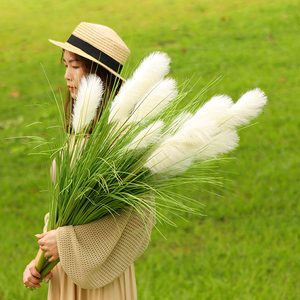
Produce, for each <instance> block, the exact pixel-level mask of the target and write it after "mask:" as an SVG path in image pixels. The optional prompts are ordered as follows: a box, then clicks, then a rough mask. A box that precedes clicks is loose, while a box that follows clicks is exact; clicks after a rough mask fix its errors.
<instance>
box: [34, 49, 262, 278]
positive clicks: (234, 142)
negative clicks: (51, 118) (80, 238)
mask: <svg viewBox="0 0 300 300" xmlns="http://www.w3.org/2000/svg"><path fill="white" fill-rule="evenodd" d="M169 64H170V58H169V57H168V56H167V55H166V54H164V53H160V52H156V53H153V54H151V55H150V56H149V57H147V58H146V59H144V61H143V62H142V63H141V64H140V66H139V67H138V69H137V70H136V71H135V72H134V73H133V75H132V77H131V78H130V79H128V80H127V81H126V82H125V83H123V85H122V87H121V89H120V90H119V92H118V94H117V95H116V96H115V97H114V96H112V97H111V99H109V101H108V104H107V105H106V107H105V108H104V110H103V112H102V114H101V117H100V118H99V119H98V121H97V123H96V124H95V125H93V126H94V127H93V130H92V132H91V130H90V129H91V126H92V125H91V124H92V121H93V120H94V118H95V116H96V112H97V108H98V107H99V105H100V103H101V99H102V94H103V93H104V91H103V85H102V83H101V81H100V79H99V78H97V77H96V76H95V75H89V76H87V77H86V78H84V79H82V81H81V85H80V87H79V91H78V96H77V99H76V102H75V106H74V110H73V116H72V128H73V129H72V130H73V133H72V134H68V135H66V136H65V137H64V140H63V141H62V142H61V144H60V145H58V146H57V147H56V149H55V151H53V153H54V154H53V158H54V161H55V164H56V170H55V172H54V173H55V174H53V175H54V176H53V181H52V182H51V185H50V218H49V222H48V230H51V229H55V228H57V227H60V226H65V225H81V224H86V223H88V222H91V221H94V220H97V219H100V218H101V217H103V216H105V215H107V214H112V213H114V212H116V211H118V210H120V209H123V208H124V207H126V206H131V207H133V209H135V210H136V211H138V212H139V213H140V214H142V215H143V211H144V210H143V209H144V208H147V209H148V210H150V211H153V213H155V214H156V217H157V219H158V220H163V221H167V222H171V221H170V220H168V219H167V218H166V217H165V215H164V214H163V211H162V209H166V210H170V211H175V212H176V211H181V212H182V211H183V212H190V213H201V209H200V203H199V204H197V203H196V205H194V204H195V201H193V200H192V199H188V198H187V197H185V196H184V195H182V194H178V193H176V192H175V191H174V189H173V187H174V186H176V185H178V184H182V182H184V183H185V184H187V185H190V186H196V185H197V184H199V183H201V182H205V181H209V182H214V181H215V178H214V177H211V176H210V175H209V174H207V173H206V172H205V165H206V163H207V161H211V160H214V159H216V158H218V157H220V156H221V155H223V154H225V153H228V152H230V151H232V150H234V149H235V148H236V147H237V146H238V141H239V137H238V134H237V128H238V127H240V126H244V125H247V124H249V123H250V122H251V120H252V119H253V118H255V117H256V116H258V115H259V114H260V113H261V111H262V109H263V107H264V106H265V104H266V102H267V98H266V96H265V94H264V93H263V92H262V91H261V90H259V89H254V90H252V91H248V92H246V93H245V94H244V95H243V96H242V97H241V98H240V99H239V100H238V101H237V102H236V103H234V102H233V101H232V100H231V99H230V97H228V96H225V95H220V96H215V97H213V98H212V99H210V100H209V101H207V102H206V103H205V104H204V105H203V106H201V107H200V104H199V103H201V101H199V98H198V97H195V98H194V99H193V100H191V101H190V102H189V103H188V104H186V105H185V106H184V107H183V106H182V99H183V98H184V97H185V95H186V94H185V92H179V91H178V89H177V86H176V82H175V80H174V79H171V78H168V77H166V75H167V74H168V72H169ZM90 132H91V133H90ZM153 196H154V197H155V205H154V203H153V201H152V200H149V197H153ZM192 202H193V203H192ZM143 217H146V215H143ZM56 263H57V262H56ZM54 265H55V263H48V261H47V260H46V259H45V258H44V255H43V254H42V255H41V256H40V259H39V262H38V266H37V268H38V271H40V272H41V273H42V277H43V276H45V275H46V274H47V273H48V272H49V271H50V269H51V268H52V267H53V266H54Z"/></svg>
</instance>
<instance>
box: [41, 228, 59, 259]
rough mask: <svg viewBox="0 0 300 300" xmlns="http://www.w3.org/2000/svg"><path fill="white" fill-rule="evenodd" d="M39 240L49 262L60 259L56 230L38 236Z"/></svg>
mask: <svg viewBox="0 0 300 300" xmlns="http://www.w3.org/2000/svg"><path fill="white" fill-rule="evenodd" d="M36 237H37V238H38V239H39V241H38V244H39V245H40V249H41V250H42V251H44V252H45V257H46V258H47V257H49V261H55V260H57V259H58V258H59V254H58V250H57V241H56V230H55V229H54V230H50V231H48V232H45V233H42V234H37V235H36Z"/></svg>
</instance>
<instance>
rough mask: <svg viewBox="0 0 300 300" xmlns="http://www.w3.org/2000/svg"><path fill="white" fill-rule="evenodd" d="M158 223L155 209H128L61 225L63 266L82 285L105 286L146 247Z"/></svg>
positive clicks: (58, 232)
mask: <svg viewBox="0 0 300 300" xmlns="http://www.w3.org/2000/svg"><path fill="white" fill-rule="evenodd" d="M154 224H155V216H154V213H153V212H149V211H148V212H147V213H146V214H145V217H142V216H141V215H140V214H139V213H137V212H136V210H134V209H132V208H127V209H124V210H123V211H121V212H120V213H115V214H113V215H107V216H105V217H103V218H101V219H99V220H97V221H94V222H91V223H88V224H85V225H79V226H64V227H59V228H58V229H57V246H58V252H59V256H60V262H61V266H62V268H63V269H64V271H65V272H66V274H67V275H68V276H69V277H70V278H71V279H72V280H73V281H74V283H75V284H77V285H78V286H80V287H81V288H84V289H94V288H99V287H103V286H105V285H107V284H108V283H110V282H112V281H113V280H114V279H115V278H117V277H119V276H120V275H121V274H122V273H123V272H124V271H125V270H126V269H127V268H128V267H129V266H130V265H131V264H132V262H134V261H135V260H136V259H137V258H138V257H139V256H140V255H141V254H142V253H143V252H144V251H145V250H146V248H147V246H148V243H149V239H150V234H151V230H152V227H153V226H154Z"/></svg>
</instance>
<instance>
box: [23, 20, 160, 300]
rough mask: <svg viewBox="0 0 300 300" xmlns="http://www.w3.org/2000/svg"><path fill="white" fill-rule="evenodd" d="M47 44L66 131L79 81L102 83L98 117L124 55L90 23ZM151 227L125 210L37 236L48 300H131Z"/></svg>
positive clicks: (109, 34) (34, 284)
mask: <svg viewBox="0 0 300 300" xmlns="http://www.w3.org/2000/svg"><path fill="white" fill-rule="evenodd" d="M50 42H51V43H53V44H55V45H57V46H59V47H61V48H62V49H63V62H64V64H65V66H66V73H65V80H66V81H67V87H68V89H69V94H70V95H69V97H67V101H66V105H65V113H66V129H67V130H68V131H70V129H71V128H70V124H71V122H70V116H71V113H72V108H73V104H74V99H76V95H77V91H78V86H79V83H80V81H81V78H82V77H83V76H86V75H87V74H89V73H90V72H91V73H96V74H97V75H98V76H99V77H100V78H101V80H102V82H103V83H104V86H105V94H104V96H103V97H104V98H103V101H102V107H100V108H99V111H98V114H100V115H101V111H102V109H103V105H106V103H107V100H108V99H109V97H110V95H111V92H112V91H113V90H114V92H116V91H118V89H119V87H120V85H121V83H122V81H123V80H124V79H123V78H122V77H121V76H120V72H121V69H122V66H123V65H124V63H125V61H126V59H127V58H128V56H129V55H130V51H129V49H128V48H127V46H126V45H125V43H124V42H123V41H122V39H121V38H120V37H119V36H118V35H117V34H116V33H115V32H114V31H113V30H112V29H110V28H108V27H106V26H102V25H96V24H90V23H80V24H79V25H78V26H77V27H76V29H75V30H74V32H73V34H72V35H71V36H70V38H69V39H68V41H67V42H66V43H61V42H56V41H52V40H50ZM53 171H54V172H53V173H55V170H53ZM47 221H48V216H47V215H46V217H45V223H46V224H47ZM154 222H155V221H154V217H153V216H152V215H151V213H149V218H147V220H146V221H145V219H142V218H141V216H140V215H139V214H138V213H136V212H135V211H133V210H132V209H130V208H129V209H127V210H125V211H122V212H121V213H119V214H115V215H114V216H111V215H108V216H105V217H103V218H102V219H100V220H97V221H94V222H91V223H89V224H86V225H80V226H64V227H59V228H58V229H56V230H51V231H49V232H44V233H43V234H39V235H37V238H38V239H39V241H38V244H39V245H40V252H41V251H45V257H48V258H49V261H55V260H56V259H58V258H59V259H60V263H59V264H58V265H57V266H56V267H55V268H54V269H53V270H52V271H51V272H50V273H49V274H48V275H47V276H46V278H45V280H46V282H48V281H49V280H50V286H49V292H48V299H49V300H54V299H55V300H59V299H63V300H68V299H70V300H71V299H76V300H83V299H87V300H89V299H104V300H109V299H112V300H119V299H120V300H125V299H130V300H131V299H136V298H137V295H136V284H135V275H134V267H133V262H134V260H135V259H137V258H138V257H139V256H140V255H141V254H142V253H143V252H144V251H145V249H146V248H147V246H148V243H149V238H150V233H151V229H152V227H153V224H154ZM45 228H46V226H45ZM44 231H45V230H44ZM38 255H39V254H38ZM37 257H38V256H37ZM36 262H37V258H36V259H35V260H33V261H32V262H31V263H30V264H29V265H28V266H27V267H26V269H25V271H24V274H23V281H24V284H25V285H26V286H27V287H29V288H32V289H35V288H39V287H41V286H40V283H41V280H40V279H39V277H40V274H39V273H38V271H37V270H36V268H35V266H36Z"/></svg>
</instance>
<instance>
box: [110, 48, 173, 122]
mask: <svg viewBox="0 0 300 300" xmlns="http://www.w3.org/2000/svg"><path fill="white" fill-rule="evenodd" d="M170 62H171V59H170V58H169V56H168V55H167V54H165V53H161V52H154V53H152V54H150V55H149V56H148V57H146V58H145V59H144V60H143V61H142V63H141V64H140V66H139V67H138V68H137V69H136V70H135V72H134V73H133V75H132V77H131V78H130V79H128V80H127V81H126V82H125V83H124V84H123V85H122V87H121V89H120V91H119V93H118V95H117V96H116V97H115V99H114V100H113V101H112V104H111V108H110V116H109V122H112V121H118V120H122V119H124V118H126V117H128V116H129V114H130V113H131V112H132V110H133V109H134V107H135V106H136V104H137V103H138V102H139V101H140V100H141V99H142V97H143V96H144V95H145V94H147V93H148V92H149V90H150V89H151V88H152V87H153V86H154V85H155V84H156V83H157V82H159V81H160V80H161V79H162V78H163V77H164V76H165V75H167V74H168V72H169V69H170V67H169V64H170Z"/></svg>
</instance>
